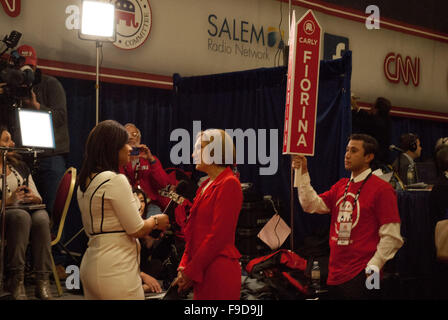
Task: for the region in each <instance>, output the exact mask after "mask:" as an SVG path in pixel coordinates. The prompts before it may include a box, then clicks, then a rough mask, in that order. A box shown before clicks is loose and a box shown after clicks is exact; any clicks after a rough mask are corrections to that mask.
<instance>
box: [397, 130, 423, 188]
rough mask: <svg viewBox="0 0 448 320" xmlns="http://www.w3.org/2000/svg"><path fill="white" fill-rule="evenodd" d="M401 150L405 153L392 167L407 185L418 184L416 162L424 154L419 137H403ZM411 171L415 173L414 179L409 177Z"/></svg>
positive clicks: (401, 154) (404, 135)
mask: <svg viewBox="0 0 448 320" xmlns="http://www.w3.org/2000/svg"><path fill="white" fill-rule="evenodd" d="M400 148H401V149H402V150H403V153H400V154H399V155H398V157H397V159H395V161H394V163H393V164H392V167H393V168H394V171H395V172H396V173H397V174H398V176H399V177H400V179H401V181H402V182H403V183H404V184H405V185H408V184H412V183H416V182H418V180H419V178H418V171H417V166H416V165H415V162H414V160H415V159H417V158H419V157H420V155H421V153H422V146H421V143H420V139H419V137H418V136H417V135H416V134H413V133H405V134H403V135H401V137H400ZM409 170H411V172H413V173H412V177H411V176H409V175H408V171H409Z"/></svg>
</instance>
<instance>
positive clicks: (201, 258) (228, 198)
mask: <svg viewBox="0 0 448 320" xmlns="http://www.w3.org/2000/svg"><path fill="white" fill-rule="evenodd" d="M192 157H193V159H194V163H195V164H196V170H199V171H201V172H204V173H206V174H207V175H208V177H209V178H208V179H207V180H205V181H204V182H203V183H202V185H201V186H200V188H199V189H198V190H197V193H196V197H195V199H194V203H193V206H192V208H191V211H190V216H189V220H188V222H187V225H186V229H185V239H186V246H185V252H184V254H183V256H182V259H181V262H180V264H179V267H178V277H177V278H176V280H175V281H174V282H173V286H176V285H177V286H178V291H179V292H182V291H186V290H187V289H189V288H191V287H193V292H194V299H195V300H221V299H225V300H238V299H240V289H241V267H240V264H239V261H238V259H239V258H240V257H241V255H240V253H239V252H238V250H237V249H236V247H235V230H236V225H237V222H238V216H239V213H240V210H241V206H242V201H243V194H242V191H241V184H240V181H239V180H238V178H237V177H236V176H235V175H234V173H233V172H232V169H231V168H230V167H231V166H233V165H234V164H235V163H236V161H235V159H236V155H235V146H234V145H233V141H232V138H230V136H229V135H228V134H227V133H226V132H225V131H224V130H218V129H210V130H206V131H204V132H200V133H199V135H198V137H197V140H196V143H195V149H194V151H193V155H192Z"/></svg>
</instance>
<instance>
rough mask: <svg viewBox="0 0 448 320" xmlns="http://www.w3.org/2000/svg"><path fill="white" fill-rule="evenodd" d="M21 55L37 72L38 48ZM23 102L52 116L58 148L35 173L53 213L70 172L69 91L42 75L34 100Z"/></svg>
mask: <svg viewBox="0 0 448 320" xmlns="http://www.w3.org/2000/svg"><path fill="white" fill-rule="evenodd" d="M17 52H18V53H19V54H20V55H21V56H22V57H24V58H25V65H28V66H30V67H31V68H32V69H33V71H34V72H35V71H36V69H37V68H36V66H37V55H36V51H35V50H34V48H33V47H31V46H29V45H22V46H20V47H18V48H17ZM22 103H23V107H24V108H29V109H34V110H44V111H51V113H52V117H53V128H54V138H55V144H56V148H55V149H54V150H47V151H45V152H44V153H42V154H40V155H39V166H38V168H37V172H36V174H35V180H36V184H37V187H38V189H39V191H40V193H41V195H42V198H43V202H44V203H45V204H46V206H47V209H48V211H49V213H50V214H51V212H52V209H53V203H54V200H55V197H56V190H57V188H58V184H59V181H60V179H61V178H62V176H63V175H64V172H65V170H66V155H67V154H68V152H69V149H70V140H69V134H68V123H67V106H66V97H65V91H64V88H63V87H62V85H61V83H60V82H59V81H58V80H57V79H56V78H54V77H52V76H48V75H45V74H42V75H41V80H40V82H39V83H37V84H35V85H34V86H33V88H32V90H31V97H30V98H24V99H22Z"/></svg>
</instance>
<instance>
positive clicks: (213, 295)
mask: <svg viewBox="0 0 448 320" xmlns="http://www.w3.org/2000/svg"><path fill="white" fill-rule="evenodd" d="M193 292H194V297H193V299H194V300H239V299H240V294H241V266H240V264H239V262H238V260H237V259H229V258H227V257H223V256H219V257H217V258H216V259H215V260H213V261H212V263H211V264H210V265H209V266H208V268H207V269H206V270H205V272H204V278H203V280H202V282H201V283H196V282H195V283H194V288H193Z"/></svg>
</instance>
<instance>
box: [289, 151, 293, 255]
mask: <svg viewBox="0 0 448 320" xmlns="http://www.w3.org/2000/svg"><path fill="white" fill-rule="evenodd" d="M290 159H291V163H290V165H289V170H290V176H291V181H290V189H289V195H290V201H289V207H290V210H291V212H290V223H291V237H290V247H291V251H294V169H293V168H292V157H290Z"/></svg>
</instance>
